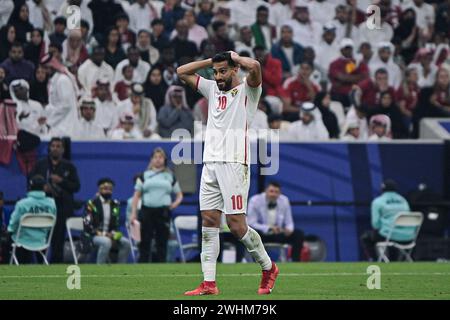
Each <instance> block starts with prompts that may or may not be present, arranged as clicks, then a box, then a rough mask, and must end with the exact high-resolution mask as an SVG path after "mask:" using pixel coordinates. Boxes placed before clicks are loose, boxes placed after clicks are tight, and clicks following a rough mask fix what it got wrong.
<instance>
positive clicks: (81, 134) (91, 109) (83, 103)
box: [70, 97, 105, 140]
mask: <svg viewBox="0 0 450 320" xmlns="http://www.w3.org/2000/svg"><path fill="white" fill-rule="evenodd" d="M95 113H96V106H95V101H94V100H93V99H92V98H90V97H84V98H81V99H80V116H79V118H77V120H76V121H74V123H73V126H72V132H71V134H70V136H71V138H73V139H74V140H97V139H104V138H105V131H104V130H103V128H102V127H101V126H100V125H99V124H98V122H97V121H95V118H96V114H95Z"/></svg>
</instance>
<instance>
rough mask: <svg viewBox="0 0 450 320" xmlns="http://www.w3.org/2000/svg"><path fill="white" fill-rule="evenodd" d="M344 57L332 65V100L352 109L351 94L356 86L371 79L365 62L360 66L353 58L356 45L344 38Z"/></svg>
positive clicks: (342, 41)
mask: <svg viewBox="0 0 450 320" xmlns="http://www.w3.org/2000/svg"><path fill="white" fill-rule="evenodd" d="M340 48H341V54H342V57H340V58H337V59H336V60H334V61H333V62H332V63H331V64H330V69H329V78H330V81H331V98H332V100H334V101H339V102H341V103H342V105H343V106H344V107H350V104H351V102H350V97H349V93H350V92H351V90H352V87H353V85H354V84H357V83H358V82H360V81H362V80H364V79H366V78H368V77H369V68H368V67H367V65H366V64H365V63H364V62H360V63H359V64H358V63H357V62H356V60H355V59H354V58H353V48H354V43H353V40H352V39H349V38H344V39H342V40H341V43H340Z"/></svg>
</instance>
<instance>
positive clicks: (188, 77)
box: [177, 58, 212, 89]
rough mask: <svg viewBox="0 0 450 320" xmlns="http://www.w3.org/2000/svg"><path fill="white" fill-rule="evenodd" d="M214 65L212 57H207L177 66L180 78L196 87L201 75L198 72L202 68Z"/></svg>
mask: <svg viewBox="0 0 450 320" xmlns="http://www.w3.org/2000/svg"><path fill="white" fill-rule="evenodd" d="M211 66H212V59H211V58H209V59H205V60H201V61H194V62H190V63H187V64H184V65H182V66H180V67H178V68H177V74H178V78H180V79H181V81H183V82H184V83H186V84H188V85H189V86H191V87H192V88H194V89H196V86H197V78H198V77H199V75H197V74H196V72H197V71H198V70H200V69H204V68H209V67H211Z"/></svg>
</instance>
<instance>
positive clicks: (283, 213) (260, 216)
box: [248, 182, 304, 261]
mask: <svg viewBox="0 0 450 320" xmlns="http://www.w3.org/2000/svg"><path fill="white" fill-rule="evenodd" d="M248 224H249V226H251V227H252V228H254V229H255V230H256V232H258V233H259V235H260V236H261V239H262V241H263V243H265V242H275V243H287V244H290V245H291V246H292V261H300V253H301V251H302V248H303V238H304V236H303V231H302V230H300V229H298V228H295V226H294V220H293V218H292V210H291V204H290V202H289V199H288V197H286V196H285V195H283V194H282V193H281V186H280V184H278V183H277V182H270V183H269V184H268V185H267V187H266V189H265V190H264V192H262V193H260V194H256V195H254V196H253V197H251V198H250V200H249V204H248Z"/></svg>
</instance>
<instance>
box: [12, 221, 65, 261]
mask: <svg viewBox="0 0 450 320" xmlns="http://www.w3.org/2000/svg"><path fill="white" fill-rule="evenodd" d="M55 223H56V216H54V215H52V214H48V213H42V214H33V213H26V214H24V215H23V216H22V217H21V218H20V222H19V228H18V229H17V235H16V241H15V242H14V243H13V244H12V253H11V260H10V262H9V264H13V262H14V263H15V264H16V265H19V261H18V260H17V257H16V249H17V248H20V247H21V248H24V249H26V250H28V251H34V252H39V253H40V255H41V256H42V258H43V259H44V262H45V264H46V265H48V261H47V257H46V254H47V251H46V250H47V249H48V247H49V246H50V242H51V241H52V236H53V229H54V227H55ZM22 228H33V229H50V230H49V231H48V233H47V240H46V243H45V244H43V245H39V246H29V245H26V244H24V243H21V239H20V235H21V232H22V231H23V230H22ZM44 250H45V251H46V252H45V254H44V253H43V251H44Z"/></svg>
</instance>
